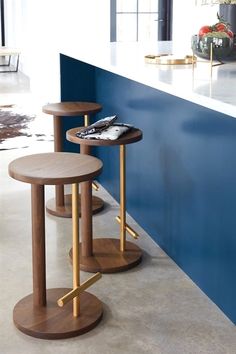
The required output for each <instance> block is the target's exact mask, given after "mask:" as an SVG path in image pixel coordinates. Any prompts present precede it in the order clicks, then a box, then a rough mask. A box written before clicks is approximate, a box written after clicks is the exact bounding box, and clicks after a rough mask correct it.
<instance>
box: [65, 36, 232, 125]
mask: <svg viewBox="0 0 236 354" xmlns="http://www.w3.org/2000/svg"><path fill="white" fill-rule="evenodd" d="M60 53H62V54H64V55H67V56H69V57H72V58H74V59H78V60H81V61H84V62H86V63H88V64H91V65H94V66H96V67H99V68H101V69H105V70H107V71H110V72H112V73H115V74H118V75H121V76H123V77H126V78H128V79H131V80H134V81H137V82H139V83H142V84H145V85H147V86H150V87H152V88H155V89H158V90H161V91H164V92H166V93H169V94H171V95H174V96H176V97H180V98H183V99H185V100H188V101H190V102H193V103H196V104H198V105H201V106H204V107H207V108H210V109H213V110H216V111H218V112H221V113H224V114H227V115H230V116H232V117H234V118H236V62H231V63H226V64H224V65H220V66H215V67H213V68H212V76H211V69H210V64H209V62H208V61H202V60H201V61H199V62H198V63H197V64H196V66H195V69H194V70H193V67H192V65H156V64H147V63H145V61H144V56H145V55H147V54H154V55H156V54H160V53H175V54H180V55H183V54H191V49H190V48H187V49H186V48H182V49H179V48H177V46H175V47H174V45H173V43H171V42H157V43H145V44H142V43H109V44H106V45H103V44H101V43H98V44H94V43H84V44H81V43H79V44H78V46H76V45H74V46H73V47H72V46H71V45H69V44H68V48H66V46H64V45H63V49H61V50H60Z"/></svg>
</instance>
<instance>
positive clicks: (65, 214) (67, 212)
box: [46, 194, 104, 218]
mask: <svg viewBox="0 0 236 354" xmlns="http://www.w3.org/2000/svg"><path fill="white" fill-rule="evenodd" d="M103 208H104V201H103V200H102V199H101V198H99V197H95V196H92V212H93V214H97V213H99V212H100V211H101V210H102V209H103ZM46 210H47V212H48V213H49V214H51V215H53V216H59V217H62V218H71V217H72V211H71V194H67V195H65V205H64V206H56V202H55V199H54V198H52V199H49V200H48V201H47V204H46ZM79 213H80V195H79ZM79 216H80V214H79Z"/></svg>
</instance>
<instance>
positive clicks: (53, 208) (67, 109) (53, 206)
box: [42, 102, 104, 218]
mask: <svg viewBox="0 0 236 354" xmlns="http://www.w3.org/2000/svg"><path fill="white" fill-rule="evenodd" d="M42 110H43V112H44V113H47V114H51V115H53V123H54V151H55V152H60V151H62V150H63V149H62V146H63V138H62V117H76V116H77V117H78V116H84V126H88V125H89V124H90V122H89V115H90V114H95V113H98V112H100V111H101V110H102V106H101V105H100V104H98V103H93V102H59V103H51V104H47V105H45V106H43V108H42ZM89 153H90V151H89ZM93 188H94V189H95V190H98V186H97V184H96V183H95V182H93ZM79 205H80V201H79ZM103 207H104V203H103V200H102V199H101V198H98V197H95V196H93V200H92V210H93V213H94V214H95V213H98V212H99V211H101V210H102V209H103ZM46 210H47V212H48V213H49V214H52V215H54V216H60V217H65V218H71V215H72V214H71V194H66V195H64V186H63V185H57V186H56V191H55V199H54V198H53V199H50V200H49V201H48V202H47V204H46ZM79 213H80V207H79Z"/></svg>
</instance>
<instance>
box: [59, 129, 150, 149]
mask: <svg viewBox="0 0 236 354" xmlns="http://www.w3.org/2000/svg"><path fill="white" fill-rule="evenodd" d="M80 129H83V128H81V127H79V128H73V129H70V130H68V131H67V132H66V139H67V140H69V141H71V142H72V143H75V144H81V145H92V146H111V145H126V144H132V143H135V142H137V141H139V140H142V137H143V134H142V131H141V130H139V129H137V128H132V129H131V130H130V131H128V132H127V133H125V134H123V135H121V136H120V137H119V138H118V139H115V140H103V139H81V138H78V137H77V136H76V133H78V132H79V131H80Z"/></svg>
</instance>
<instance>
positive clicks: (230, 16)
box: [219, 4, 236, 33]
mask: <svg viewBox="0 0 236 354" xmlns="http://www.w3.org/2000/svg"><path fill="white" fill-rule="evenodd" d="M219 13H220V17H222V18H224V19H225V21H226V22H228V23H230V25H231V30H232V31H233V32H234V33H236V4H234V5H229V4H224V5H223V4H221V5H220V11H219Z"/></svg>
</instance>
